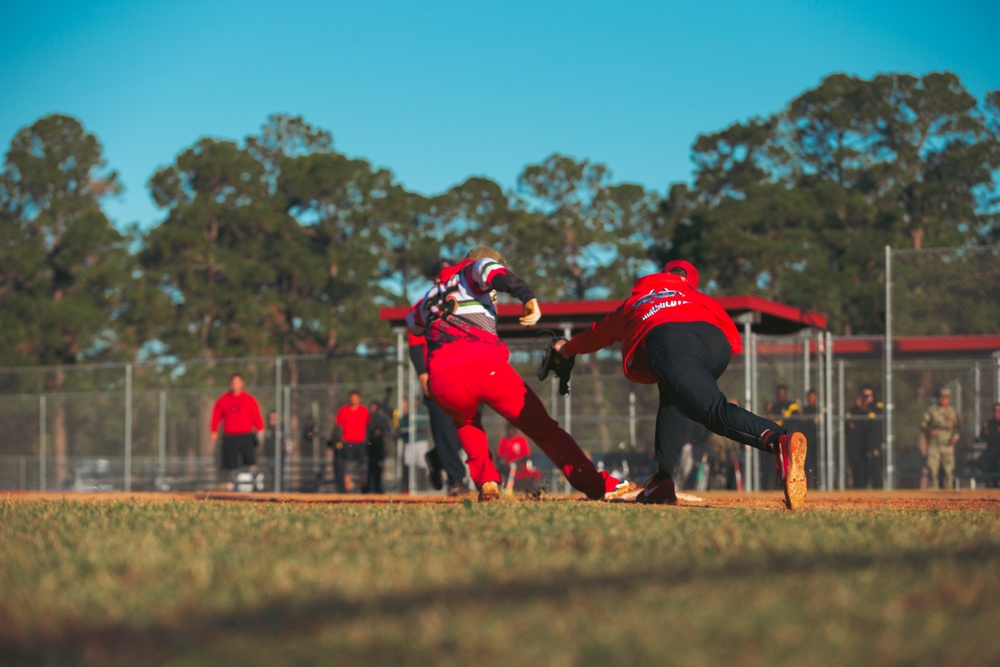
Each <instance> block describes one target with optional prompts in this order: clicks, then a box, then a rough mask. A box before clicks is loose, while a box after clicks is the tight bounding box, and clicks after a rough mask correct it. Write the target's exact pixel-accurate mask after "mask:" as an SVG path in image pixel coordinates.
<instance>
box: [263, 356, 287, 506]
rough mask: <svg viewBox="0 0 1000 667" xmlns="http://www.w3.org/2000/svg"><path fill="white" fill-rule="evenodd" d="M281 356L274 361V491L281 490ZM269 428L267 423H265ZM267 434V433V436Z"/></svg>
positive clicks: (265, 426)
mask: <svg viewBox="0 0 1000 667" xmlns="http://www.w3.org/2000/svg"><path fill="white" fill-rule="evenodd" d="M282 416H283V415H282V414H281V357H278V358H277V359H276V360H275V362H274V492H275V493H278V492H279V491H281V481H280V480H279V479H278V478H279V477H280V476H281V475H279V474H278V472H279V471H280V470H281V448H282V446H283V445H282V444H281V441H282V430H283V429H282V424H281V418H282ZM264 428H265V429H266V428H267V424H265V425H264ZM266 437H267V436H266V435H265V438H266Z"/></svg>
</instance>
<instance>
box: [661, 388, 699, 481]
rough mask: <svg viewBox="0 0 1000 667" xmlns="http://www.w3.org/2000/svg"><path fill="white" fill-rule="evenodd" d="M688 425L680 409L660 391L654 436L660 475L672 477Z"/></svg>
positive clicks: (689, 422)
mask: <svg viewBox="0 0 1000 667" xmlns="http://www.w3.org/2000/svg"><path fill="white" fill-rule="evenodd" d="M690 424H691V420H690V419H688V418H687V417H685V416H684V414H683V413H682V412H681V411H680V408H679V407H677V406H676V405H675V404H674V403H672V402H671V401H670V399H669V398H668V397H667V395H666V394H665V393H664V392H663V390H661V391H660V405H659V407H658V408H657V410H656V432H655V435H654V438H655V440H654V446H655V452H656V453H655V460H656V467H657V469H658V471H659V472H660V473H663V474H666V475H673V472H674V467H675V466H676V465H677V461H678V459H680V456H681V449H682V448H683V447H684V441H685V440H686V438H687V433H688V430H689V426H690Z"/></svg>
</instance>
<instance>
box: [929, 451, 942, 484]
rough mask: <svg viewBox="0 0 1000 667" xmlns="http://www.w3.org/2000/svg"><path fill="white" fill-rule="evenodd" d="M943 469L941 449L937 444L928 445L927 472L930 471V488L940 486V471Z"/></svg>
mask: <svg viewBox="0 0 1000 667" xmlns="http://www.w3.org/2000/svg"><path fill="white" fill-rule="evenodd" d="M940 470H941V449H940V448H939V447H938V446H937V445H930V446H929V447H927V472H929V473H930V488H932V489H937V488H940V487H939V485H940V483H941V482H940V480H939V478H938V473H939V472H940Z"/></svg>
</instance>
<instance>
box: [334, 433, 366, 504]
mask: <svg viewBox="0 0 1000 667" xmlns="http://www.w3.org/2000/svg"><path fill="white" fill-rule="evenodd" d="M365 454H366V445H365V443H363V442H345V443H344V445H343V447H342V448H341V449H335V450H334V454H333V470H334V479H335V483H336V486H337V492H338V493H345V492H348V491H349V492H351V493H361V492H362V488H363V487H364V483H365V478H366V477H367V475H366V474H365V458H366V457H365Z"/></svg>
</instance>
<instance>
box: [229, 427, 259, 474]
mask: <svg viewBox="0 0 1000 667" xmlns="http://www.w3.org/2000/svg"><path fill="white" fill-rule="evenodd" d="M256 464H257V438H256V437H254V434H253V433H239V434H236V435H224V436H222V469H223V470H236V469H237V468H239V467H240V466H252V465H256Z"/></svg>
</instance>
